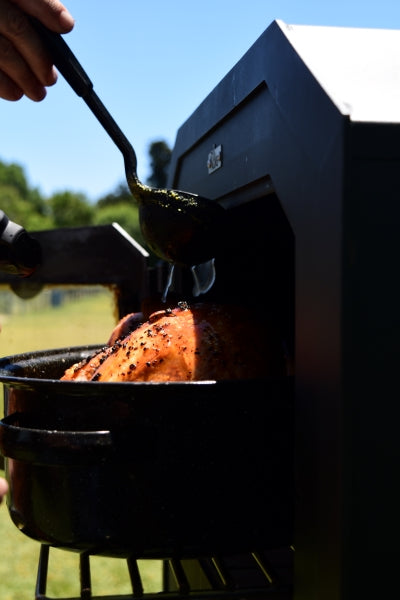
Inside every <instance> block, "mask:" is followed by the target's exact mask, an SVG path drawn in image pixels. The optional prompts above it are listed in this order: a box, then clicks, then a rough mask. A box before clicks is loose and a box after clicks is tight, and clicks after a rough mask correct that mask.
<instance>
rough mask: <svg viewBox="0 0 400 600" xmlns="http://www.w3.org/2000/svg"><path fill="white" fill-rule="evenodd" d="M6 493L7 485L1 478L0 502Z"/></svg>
mask: <svg viewBox="0 0 400 600" xmlns="http://www.w3.org/2000/svg"><path fill="white" fill-rule="evenodd" d="M7 492H8V483H7V481H6V480H5V479H4V478H3V477H0V502H1V501H2V500H3V496H5V495H6V494H7Z"/></svg>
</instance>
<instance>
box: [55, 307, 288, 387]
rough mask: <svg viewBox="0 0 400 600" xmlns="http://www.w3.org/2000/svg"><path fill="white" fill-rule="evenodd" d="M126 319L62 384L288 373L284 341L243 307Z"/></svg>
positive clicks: (261, 317)
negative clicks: (67, 381)
mask: <svg viewBox="0 0 400 600" xmlns="http://www.w3.org/2000/svg"><path fill="white" fill-rule="evenodd" d="M142 316H143V315H141V313H133V314H131V315H127V316H126V317H124V318H123V319H122V320H121V321H120V322H119V323H118V325H117V327H116V328H115V329H114V331H113V332H112V334H111V336H110V339H109V342H108V344H107V345H106V346H105V347H104V348H103V349H102V350H101V351H100V352H98V353H97V354H95V355H94V356H91V357H90V358H88V359H85V360H84V361H82V362H80V363H77V364H74V365H72V366H71V367H70V368H68V369H67V370H66V371H65V373H64V375H63V377H62V378H61V379H62V380H75V381H101V382H112V381H164V382H167V381H201V380H224V379H247V378H262V377H265V376H270V375H273V376H279V375H284V374H285V373H286V364H285V357H284V353H283V349H282V345H281V341H280V339H279V336H278V335H277V334H276V332H274V328H273V325H272V324H271V322H270V320H269V319H267V318H266V316H265V315H263V314H255V315H253V314H251V312H250V311H249V310H248V309H245V308H242V307H239V306H226V305H217V304H207V303H198V304H194V305H192V306H188V305H187V304H186V303H184V302H182V303H179V305H178V306H176V307H174V308H168V309H164V310H159V311H156V312H154V313H152V314H151V315H150V316H149V318H148V319H147V320H145V321H144V322H141V317H142Z"/></svg>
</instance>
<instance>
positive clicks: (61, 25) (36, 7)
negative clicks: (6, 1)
mask: <svg viewBox="0 0 400 600" xmlns="http://www.w3.org/2000/svg"><path fill="white" fill-rule="evenodd" d="M11 2H13V3H14V4H15V5H16V6H18V7H19V8H20V9H21V10H22V11H23V12H26V13H27V14H28V15H31V16H33V17H36V18H37V19H39V21H41V22H42V23H43V24H44V25H46V26H47V27H49V28H50V29H52V30H53V31H57V32H58V33H67V32H68V31H71V29H72V28H73V26H74V22H75V21H74V18H73V17H72V15H71V14H70V12H69V11H68V9H67V8H66V7H65V6H64V4H62V3H61V2H59V1H58V0H35V1H34V2H32V0H11Z"/></svg>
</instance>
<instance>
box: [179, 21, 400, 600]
mask: <svg viewBox="0 0 400 600" xmlns="http://www.w3.org/2000/svg"><path fill="white" fill-rule="evenodd" d="M399 72H400V31H394V30H378V29H376V30H374V29H353V28H340V27H308V26H292V25H287V24H285V23H283V22H280V21H276V22H273V23H272V24H271V25H270V26H269V27H268V29H266V31H265V32H264V33H263V34H262V35H261V36H260V38H259V39H258V40H257V41H256V43H255V44H254V45H253V46H252V47H251V48H250V49H249V50H248V52H247V53H246V54H245V55H244V57H243V58H242V59H241V60H240V61H239V62H238V63H237V64H236V65H235V66H234V68H233V69H232V70H231V71H230V72H229V73H228V74H227V75H226V77H225V78H224V79H223V80H222V81H221V82H220V83H219V84H218V85H217V87H216V88H215V89H214V90H213V91H212V92H211V94H210V95H209V96H208V97H207V98H206V99H205V100H204V102H203V103H202V104H201V105H200V106H199V107H198V109H197V110H196V111H195V112H194V114H193V115H192V116H191V117H190V118H189V119H188V120H187V121H186V122H185V123H184V124H183V125H182V127H181V128H180V130H179V132H178V136H177V139H176V144H175V149H174V154H173V164H172V169H171V178H170V181H169V185H171V186H173V187H178V188H179V187H182V189H188V190H189V191H190V190H191V191H196V192H198V193H199V194H202V195H204V196H207V197H211V198H215V199H218V200H219V201H220V202H222V203H223V204H224V205H225V206H227V207H230V208H231V209H232V211H234V210H238V211H243V214H246V218H245V217H243V220H242V221H241V228H239V230H238V236H241V235H243V234H244V235H246V229H250V230H251V229H252V228H253V227H254V228H255V230H254V233H256V234H257V235H260V233H262V231H263V228H265V237H267V236H269V235H270V234H271V231H272V233H273V234H274V233H275V234H276V237H275V236H274V235H273V236H272V238H271V239H273V240H274V243H275V242H276V245H275V246H274V244H272V246H273V247H272V248H271V249H270V251H268V253H267V254H265V255H264V257H263V260H262V261H259V263H258V266H257V268H256V269H255V271H251V269H250V272H251V275H249V278H250V279H252V280H253V282H252V285H251V284H250V282H249V285H248V287H247V288H245V289H244V290H243V288H242V291H244V293H245V294H246V292H247V293H248V294H251V295H252V296H253V297H254V296H256V301H258V302H259V303H260V304H262V302H263V301H264V300H265V301H266V302H268V301H269V300H270V298H271V296H274V295H275V294H277V304H278V307H280V308H281V309H282V312H283V322H285V323H286V324H287V326H288V328H289V334H288V335H287V336H286V338H287V339H288V343H289V347H290V344H291V341H292V340H294V348H295V351H294V362H295V382H296V383H295V406H296V411H295V419H296V440H295V442H296V445H295V449H296V450H295V462H296V514H295V531H294V539H293V543H294V546H295V568H294V580H293V581H294V591H293V597H294V598H296V600H303V599H304V600H314V599H315V600H339V599H343V600H344V599H346V598H363V599H367V598H368V599H371V600H372V598H377V597H381V598H383V597H390V596H391V595H393V594H394V593H396V590H397V589H398V579H397V566H396V565H397V564H398V562H399V559H400V550H399V547H398V544H397V540H398V537H399V524H400V518H399V506H400V491H399V486H398V485H397V477H396V472H397V469H398V467H399V464H400V443H399V434H398V420H399V403H398V393H397V391H396V390H397V374H396V373H397V369H396V365H397V362H398V357H399V352H398V344H399V341H398V340H399V339H400V320H399V308H398V307H399V305H400V284H399V279H398V277H397V263H398V257H399V246H398V229H399V221H400V204H399V198H400V184H399V172H400V150H399V148H400V85H399ZM277 215H278V218H277ZM276 218H277V220H276ZM277 223H279V225H277ZM282 231H283V232H284V235H283V236H281V233H282ZM283 240H285V242H283ZM248 243H249V244H250V245H251V243H252V242H251V240H250V239H249V240H248ZM266 243H267V242H266ZM292 243H293V255H292V256H291V248H292ZM282 244H285V245H286V248H287V249H288V252H287V254H286V255H287V259H286V262H285V261H283V264H281V263H280V261H281V260H282V259H283V257H284V255H285V252H284V251H282ZM274 261H276V262H277V263H280V265H279V268H278V271H280V273H281V275H283V274H282V271H281V269H282V268H283V269H284V274H285V275H287V276H289V277H292V283H291V284H290V283H289V282H286V285H283V286H282V285H280V284H279V285H275V284H273V285H268V282H269V274H270V271H269V269H270V268H271V264H274ZM256 264H257V261H256ZM291 264H293V265H294V270H293V271H292V270H291ZM233 266H234V265H233ZM272 268H273V267H272ZM221 271H223V269H219V273H221ZM238 272H239V270H238V271H236V272H235V273H234V276H235V274H236V275H237V273H238ZM289 274H290V275H289ZM283 276H284V275H283ZM233 279H234V277H233ZM261 281H263V282H264V283H265V286H266V287H265V288H263V289H266V290H267V292H266V297H265V296H264V297H263V295H262V294H260V289H262V288H258V286H257V283H258V282H261ZM232 283H233V280H232ZM239 287H240V288H241V286H239ZM249 290H251V291H249ZM282 290H284V295H285V294H287V293H289V298H288V297H286V296H284V300H283V303H282V302H281V297H280V296H279V294H280V292H281V291H282ZM291 310H293V319H292V313H291ZM278 312H279V311H278Z"/></svg>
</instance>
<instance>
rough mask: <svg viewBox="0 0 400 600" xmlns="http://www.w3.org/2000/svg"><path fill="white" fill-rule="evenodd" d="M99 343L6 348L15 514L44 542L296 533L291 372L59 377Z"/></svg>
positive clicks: (252, 541) (120, 549)
mask: <svg viewBox="0 0 400 600" xmlns="http://www.w3.org/2000/svg"><path fill="white" fill-rule="evenodd" d="M98 349H99V348H97V347H94V346H89V347H88V346H85V347H79V348H64V349H59V350H50V351H45V352H33V353H31V354H21V355H17V356H12V357H7V358H4V359H1V360H0V381H1V382H2V383H3V387H4V407H5V410H4V413H5V417H4V418H3V420H2V421H0V451H1V453H2V454H3V456H4V457H5V469H6V476H7V478H8V481H9V486H10V492H9V494H8V498H7V504H8V508H9V512H10V515H11V518H12V520H13V521H14V523H15V525H16V526H17V527H18V528H19V529H20V530H21V531H22V532H24V533H25V534H26V535H28V536H29V537H31V538H33V539H35V540H38V541H40V542H41V543H45V544H49V545H52V546H55V547H61V548H64V549H69V550H72V551H77V552H82V551H88V552H89V553H91V554H101V555H105V556H116V557H127V556H134V557H137V558H171V557H179V558H190V557H199V556H202V555H205V556H208V555H215V554H219V553H224V554H231V553H235V552H241V551H254V550H257V549H262V548H263V549H266V548H276V547H280V546H287V545H289V544H291V543H292V542H293V536H292V533H293V402H292V399H293V394H292V383H293V382H292V381H291V378H282V379H276V380H274V379H268V380H262V381H255V380H248V381H244V380H243V381H235V382H230V381H221V382H215V381H208V382H194V383H193V382H190V383H184V382H182V383H100V382H97V383H96V382H74V381H59V377H60V376H61V374H62V373H63V372H64V370H65V369H66V368H67V367H68V366H70V365H71V364H73V363H75V362H77V361H79V360H81V359H82V358H84V357H85V356H88V355H90V354H92V353H93V352H94V351H95V350H98Z"/></svg>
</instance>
